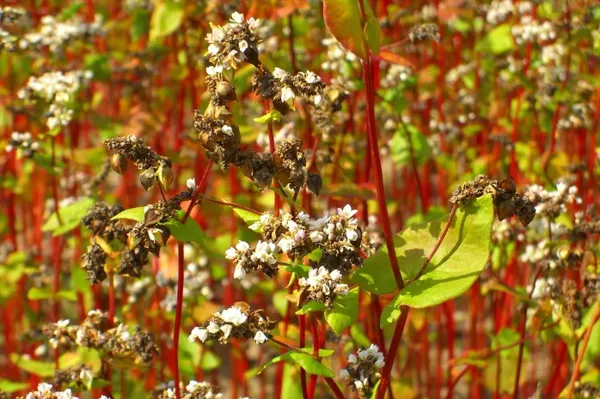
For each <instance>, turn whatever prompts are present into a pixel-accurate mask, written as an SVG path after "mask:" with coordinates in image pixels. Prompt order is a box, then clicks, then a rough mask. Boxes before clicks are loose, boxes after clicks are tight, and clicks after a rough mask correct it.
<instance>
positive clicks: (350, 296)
mask: <svg viewBox="0 0 600 399" xmlns="http://www.w3.org/2000/svg"><path fill="white" fill-rule="evenodd" d="M357 317H358V288H356V287H355V288H353V289H351V290H350V291H349V292H348V293H347V294H346V295H338V296H337V297H336V298H335V301H333V308H332V309H331V310H327V311H325V320H327V323H329V325H330V326H331V328H332V329H333V331H335V333H336V334H337V335H340V334H341V333H342V332H343V331H344V330H345V329H347V328H348V327H350V326H351V325H352V324H354V323H355V322H356V318H357Z"/></svg>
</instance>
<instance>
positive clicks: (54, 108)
mask: <svg viewBox="0 0 600 399" xmlns="http://www.w3.org/2000/svg"><path fill="white" fill-rule="evenodd" d="M92 76H93V74H92V72H91V71H70V72H66V73H63V72H56V71H55V72H47V73H45V74H43V75H42V76H40V77H35V76H32V77H30V78H29V80H28V81H27V85H26V86H25V87H24V88H22V89H21V90H19V92H18V93H17V95H18V97H19V98H20V99H22V100H24V101H25V102H26V103H37V102H42V103H43V104H44V105H46V106H47V109H46V111H45V113H44V115H45V117H46V125H47V126H48V128H49V129H54V128H56V127H59V126H67V125H68V124H69V123H70V122H71V120H72V119H73V115H74V112H75V111H74V109H75V96H76V94H77V93H78V92H79V90H80V89H81V88H82V87H85V86H87V85H88V84H89V82H90V80H91V79H92Z"/></svg>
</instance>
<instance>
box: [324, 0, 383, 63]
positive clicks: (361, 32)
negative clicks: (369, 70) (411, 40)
mask: <svg viewBox="0 0 600 399" xmlns="http://www.w3.org/2000/svg"><path fill="white" fill-rule="evenodd" d="M359 1H362V2H363V5H364V9H365V17H366V18H365V19H366V21H365V25H364V27H363V24H362V22H361V16H360V7H359V5H358V2H359ZM323 18H324V19H325V23H326V24H327V28H328V29H329V31H330V32H331V34H332V35H333V36H334V37H335V38H336V39H337V41H338V42H340V44H341V45H342V46H343V47H344V48H345V49H346V50H349V51H351V52H352V53H354V54H355V55H356V56H358V57H360V58H362V59H363V60H366V59H367V57H368V54H369V49H367V48H365V45H364V43H365V42H366V43H367V45H368V46H369V48H370V50H371V52H372V53H373V55H377V53H379V46H380V40H381V28H380V26H379V22H378V21H377V18H376V17H375V14H374V13H373V10H372V9H371V6H370V5H369V1H368V0H324V1H323Z"/></svg>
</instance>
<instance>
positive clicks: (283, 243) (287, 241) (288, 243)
mask: <svg viewBox="0 0 600 399" xmlns="http://www.w3.org/2000/svg"><path fill="white" fill-rule="evenodd" d="M294 244H295V242H294V240H292V239H291V238H287V237H284V238H282V239H281V240H279V242H278V243H277V245H279V248H281V250H282V251H283V252H284V253H287V252H289V251H291V250H292V248H294Z"/></svg>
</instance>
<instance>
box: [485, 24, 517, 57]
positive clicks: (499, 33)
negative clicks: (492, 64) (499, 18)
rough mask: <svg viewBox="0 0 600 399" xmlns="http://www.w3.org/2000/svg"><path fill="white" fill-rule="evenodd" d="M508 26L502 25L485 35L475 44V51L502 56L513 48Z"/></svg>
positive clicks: (513, 44)
mask: <svg viewBox="0 0 600 399" xmlns="http://www.w3.org/2000/svg"><path fill="white" fill-rule="evenodd" d="M510 29H511V26H510V24H502V25H499V26H497V27H495V28H494V29H492V30H491V31H489V32H488V33H487V35H485V36H484V37H483V39H481V41H480V42H479V43H477V50H478V51H481V52H483V53H487V54H494V55H496V54H502V53H506V52H507V51H511V50H513V49H514V48H515V43H514V41H513V37H512V34H511V32H510Z"/></svg>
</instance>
